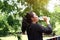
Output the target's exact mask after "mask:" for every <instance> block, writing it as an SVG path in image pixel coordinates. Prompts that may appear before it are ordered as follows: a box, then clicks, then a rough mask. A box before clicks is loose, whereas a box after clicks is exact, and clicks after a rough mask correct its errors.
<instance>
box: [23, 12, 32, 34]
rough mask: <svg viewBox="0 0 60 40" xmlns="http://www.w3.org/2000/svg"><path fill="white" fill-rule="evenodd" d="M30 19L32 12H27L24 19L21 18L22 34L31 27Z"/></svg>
mask: <svg viewBox="0 0 60 40" xmlns="http://www.w3.org/2000/svg"><path fill="white" fill-rule="evenodd" d="M32 17H33V12H29V13H27V14H26V15H25V17H23V20H22V32H23V33H24V32H25V31H26V28H27V27H29V26H30V25H31V23H32V20H31V18H32Z"/></svg>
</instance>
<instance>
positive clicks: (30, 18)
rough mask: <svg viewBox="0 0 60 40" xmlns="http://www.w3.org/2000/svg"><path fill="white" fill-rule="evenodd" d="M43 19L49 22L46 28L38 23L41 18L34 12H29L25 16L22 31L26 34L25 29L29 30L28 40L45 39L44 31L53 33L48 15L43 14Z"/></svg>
mask: <svg viewBox="0 0 60 40" xmlns="http://www.w3.org/2000/svg"><path fill="white" fill-rule="evenodd" d="M43 19H44V21H45V22H46V24H47V27H46V28H45V27H43V26H42V25H40V24H38V23H37V22H38V21H39V19H38V16H37V15H36V14H35V13H34V12H29V13H27V15H26V16H25V17H24V18H23V22H22V33H23V34H24V33H25V31H27V36H28V40H43V36H42V33H46V34H50V33H52V28H51V25H50V22H49V20H48V19H47V17H46V16H43Z"/></svg>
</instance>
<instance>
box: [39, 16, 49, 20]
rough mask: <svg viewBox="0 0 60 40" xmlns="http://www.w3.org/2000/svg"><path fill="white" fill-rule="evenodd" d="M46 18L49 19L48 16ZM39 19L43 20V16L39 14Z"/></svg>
mask: <svg viewBox="0 0 60 40" xmlns="http://www.w3.org/2000/svg"><path fill="white" fill-rule="evenodd" d="M47 19H48V20H50V17H47ZM39 20H44V19H43V16H40V17H39Z"/></svg>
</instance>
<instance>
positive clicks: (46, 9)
mask: <svg viewBox="0 0 60 40" xmlns="http://www.w3.org/2000/svg"><path fill="white" fill-rule="evenodd" d="M29 11H34V12H35V13H36V14H37V15H38V16H48V17H50V23H51V25H52V28H53V33H54V32H55V34H56V35H60V1H59V0H0V36H7V35H10V33H11V34H12V35H14V36H16V37H17V38H18V40H21V36H19V35H20V34H16V33H18V32H21V26H22V17H24V16H25V15H26V13H27V12H29ZM39 23H40V24H42V25H44V26H45V25H46V24H45V23H44V22H43V21H42V22H41V21H39Z"/></svg>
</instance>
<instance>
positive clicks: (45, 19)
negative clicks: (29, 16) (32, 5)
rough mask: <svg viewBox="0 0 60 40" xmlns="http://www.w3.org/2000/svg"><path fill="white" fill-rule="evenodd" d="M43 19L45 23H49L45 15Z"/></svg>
mask: <svg viewBox="0 0 60 40" xmlns="http://www.w3.org/2000/svg"><path fill="white" fill-rule="evenodd" d="M43 19H44V21H45V22H46V23H47V24H50V22H49V19H48V18H47V16H43Z"/></svg>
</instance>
